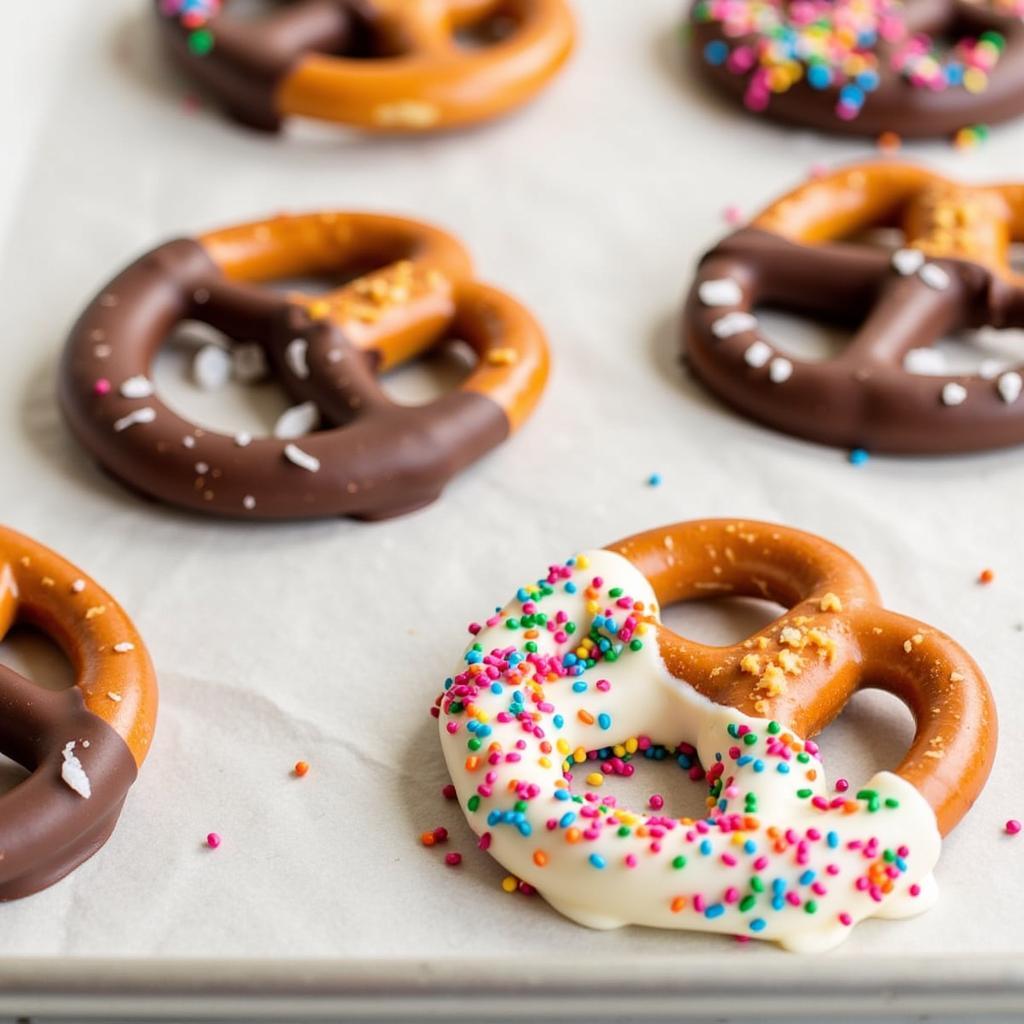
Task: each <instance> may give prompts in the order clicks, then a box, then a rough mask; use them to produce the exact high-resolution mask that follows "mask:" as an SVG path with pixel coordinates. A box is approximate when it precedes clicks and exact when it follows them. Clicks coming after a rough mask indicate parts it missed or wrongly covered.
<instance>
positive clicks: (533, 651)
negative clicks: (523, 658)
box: [526, 640, 537, 654]
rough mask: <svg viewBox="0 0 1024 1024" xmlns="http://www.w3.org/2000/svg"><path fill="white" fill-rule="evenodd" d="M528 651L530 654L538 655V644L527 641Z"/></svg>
mask: <svg viewBox="0 0 1024 1024" xmlns="http://www.w3.org/2000/svg"><path fill="white" fill-rule="evenodd" d="M526 649H527V651H529V652H530V654H536V653H537V644H536V642H535V641H534V640H527V641H526Z"/></svg>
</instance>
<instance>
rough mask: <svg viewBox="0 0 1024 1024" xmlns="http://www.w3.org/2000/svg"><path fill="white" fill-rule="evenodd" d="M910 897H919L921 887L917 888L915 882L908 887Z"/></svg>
mask: <svg viewBox="0 0 1024 1024" xmlns="http://www.w3.org/2000/svg"><path fill="white" fill-rule="evenodd" d="M910 895H911V896H920V895H921V886H919V885H918V884H917V883H916V882H915V883H914V884H913V885H912V886H911V887H910Z"/></svg>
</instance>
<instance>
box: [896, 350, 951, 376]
mask: <svg viewBox="0 0 1024 1024" xmlns="http://www.w3.org/2000/svg"><path fill="white" fill-rule="evenodd" d="M903 369H904V370H906V371H907V373H917V374H922V375H924V376H927V375H928V374H936V373H945V372H946V357H945V356H944V355H943V354H942V353H941V352H940V351H939V350H938V349H937V348H912V349H911V350H910V351H909V352H908V353H907V354H906V355H905V356H904V357H903Z"/></svg>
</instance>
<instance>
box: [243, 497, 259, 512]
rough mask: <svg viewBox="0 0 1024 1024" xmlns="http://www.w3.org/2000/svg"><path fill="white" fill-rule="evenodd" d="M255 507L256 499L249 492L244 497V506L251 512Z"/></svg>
mask: <svg viewBox="0 0 1024 1024" xmlns="http://www.w3.org/2000/svg"><path fill="white" fill-rule="evenodd" d="M255 507H256V499H255V498H254V497H253V496H252V495H251V494H247V495H246V496H245V497H244V498H243V499H242V508H245V509H248V510H249V511H250V512H251V511H252V510H253V509H254V508H255Z"/></svg>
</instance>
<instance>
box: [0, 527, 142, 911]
mask: <svg viewBox="0 0 1024 1024" xmlns="http://www.w3.org/2000/svg"><path fill="white" fill-rule="evenodd" d="M16 622H22V623H28V624H31V625H33V626H35V627H37V628H39V629H40V630H42V631H43V632H44V633H46V634H47V635H49V636H50V637H52V638H53V639H54V640H55V641H56V642H57V643H58V644H59V645H60V646H61V648H62V649H63V650H64V653H65V654H66V655H67V657H68V659H69V660H70V661H71V665H72V669H73V671H74V674H75V686H74V687H73V688H72V689H71V690H67V691H62V692H52V691H48V690H44V689H42V688H41V687H39V686H36V685H35V684H33V683H31V682H29V681H28V680H27V679H25V678H23V677H22V676H20V675H19V674H18V673H17V672H15V671H14V670H13V669H10V668H7V667H5V666H0V709H2V713H0V751H2V752H3V753H4V754H6V755H7V756H9V757H11V758H12V759H13V760H15V761H16V762H18V763H19V764H20V765H22V766H23V767H24V768H26V769H27V770H28V771H29V772H30V773H31V774H30V776H29V777H28V778H27V779H26V780H25V781H24V782H22V783H20V784H19V785H18V786H16V787H15V788H14V789H13V790H11V791H10V792H8V793H6V794H4V795H3V796H0V899H3V900H8V899H16V898H18V897H21V896H27V895H29V894H31V893H34V892H37V891H38V890H40V889H43V888H46V887H47V886H49V885H52V884H53V883H54V882H56V881H58V880H59V879H61V878H63V877H64V876H65V875H66V874H67V873H68V872H70V871H72V870H73V869H74V868H76V867H77V866H78V865H79V864H80V863H82V861H84V860H86V859H88V858H89V857H91V856H92V855H93V854H94V853H95V852H96V851H97V850H98V849H99V848H100V847H101V846H102V845H103V844H104V843H105V842H106V840H107V838H108V837H109V835H110V833H111V831H112V830H113V828H114V826H115V825H116V823H117V819H118V816H119V815H120V813H121V806H122V804H123V802H124V798H125V794H126V793H127V792H128V789H129V788H130V787H131V785H132V783H133V782H134V781H135V776H136V773H137V770H138V767H139V766H140V765H141V764H142V762H143V760H144V759H145V757H146V754H147V753H148V752H149V746H150V742H151V741H152V737H153V727H154V725H155V721H156V709H157V689H156V677H155V675H154V673H153V667H152V665H151V664H150V661H149V656H148V654H147V653H146V650H145V648H144V647H143V644H142V641H141V639H140V637H139V635H138V633H137V632H136V631H135V628H134V626H133V625H132V624H131V622H130V621H129V620H128V617H127V616H126V615H125V613H124V612H123V611H122V610H121V608H120V607H119V606H118V605H117V603H116V602H115V601H114V599H113V598H112V597H110V595H109V594H107V593H105V592H104V591H103V590H101V589H100V588H99V587H98V586H97V585H96V584H95V583H94V582H93V581H92V580H90V579H89V578H88V577H86V576H84V575H82V574H81V573H80V572H79V571H78V570H77V569H76V568H75V567H74V566H72V565H70V564H69V563H68V562H66V561H65V560H64V559H62V558H60V557H59V556H58V555H56V554H54V553H53V552H52V551H49V550H47V549H46V548H44V547H42V546H41V545H39V544H37V543H36V542H34V541H32V540H29V539H28V538H27V537H23V536H21V535H20V534H18V533H15V532H14V531H13V530H9V529H5V528H2V527H0V639H2V638H3V636H4V635H5V634H6V633H7V631H8V630H9V629H10V628H11V626H12V625H13V624H14V623H16Z"/></svg>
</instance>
